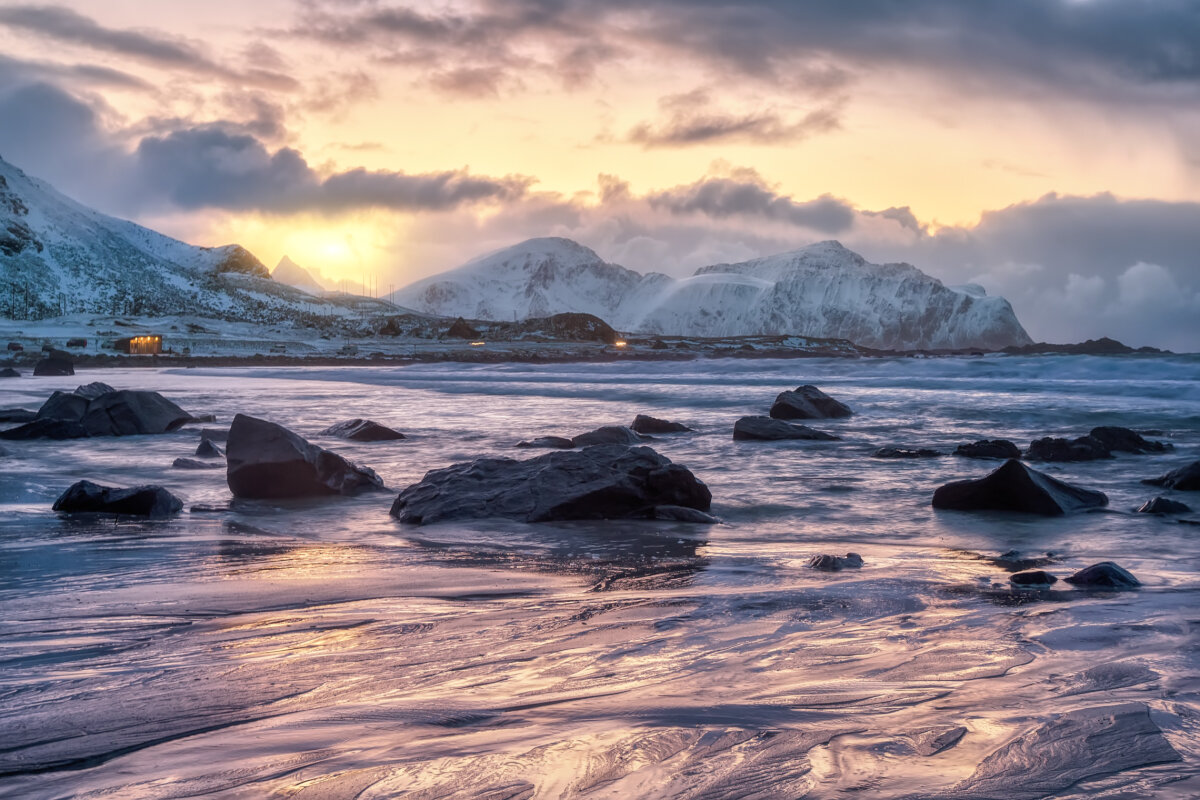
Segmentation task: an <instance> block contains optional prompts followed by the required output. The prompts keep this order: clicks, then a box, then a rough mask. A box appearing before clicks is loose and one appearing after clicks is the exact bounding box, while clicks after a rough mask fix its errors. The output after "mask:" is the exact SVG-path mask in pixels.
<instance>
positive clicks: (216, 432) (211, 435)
mask: <svg viewBox="0 0 1200 800" xmlns="http://www.w3.org/2000/svg"><path fill="white" fill-rule="evenodd" d="M200 439H201V440H204V439H208V440H209V441H210V442H225V441H228V440H229V431H227V430H222V429H220V428H201V429H200Z"/></svg>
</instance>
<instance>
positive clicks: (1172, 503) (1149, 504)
mask: <svg viewBox="0 0 1200 800" xmlns="http://www.w3.org/2000/svg"><path fill="white" fill-rule="evenodd" d="M1191 510H1192V508H1191V506H1189V505H1187V504H1186V503H1180V502H1178V501H1176V500H1171V499H1168V498H1166V497H1156V498H1154V499H1153V500H1147V501H1146V502H1145V503H1142V506H1141V508H1139V509H1138V511H1139V512H1140V513H1142V514H1186V513H1188V512H1189V511H1191Z"/></svg>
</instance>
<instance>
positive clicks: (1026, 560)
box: [987, 550, 1058, 572]
mask: <svg viewBox="0 0 1200 800" xmlns="http://www.w3.org/2000/svg"><path fill="white" fill-rule="evenodd" d="M987 560H988V561H990V562H991V563H992V564H994V565H995V566H997V567H999V568H1000V569H1004V570H1008V571H1009V572H1022V571H1024V570H1031V569H1034V568H1036V567H1045V566H1047V565H1049V564H1055V563H1057V562H1058V559H1056V558H1055V557H1054V554H1053V553H1046V554H1045V555H1044V556H1028V557H1027V556H1026V555H1025V554H1024V553H1022V552H1021V551H1020V550H1007V551H1005V552H1003V553H1001V554H1000V555H998V556H996V557H995V558H989V559H987Z"/></svg>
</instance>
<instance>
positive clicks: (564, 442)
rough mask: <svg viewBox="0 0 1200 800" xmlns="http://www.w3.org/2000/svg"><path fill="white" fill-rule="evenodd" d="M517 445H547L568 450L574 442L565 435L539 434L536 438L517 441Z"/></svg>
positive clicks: (555, 448) (573, 445) (554, 448)
mask: <svg viewBox="0 0 1200 800" xmlns="http://www.w3.org/2000/svg"><path fill="white" fill-rule="evenodd" d="M517 447H549V448H550V449H552V450H570V449H572V448H574V447H575V443H574V442H573V441H571V440H570V439H568V438H567V437H565V436H539V437H537V438H536V439H529V440H522V441H519V442H517Z"/></svg>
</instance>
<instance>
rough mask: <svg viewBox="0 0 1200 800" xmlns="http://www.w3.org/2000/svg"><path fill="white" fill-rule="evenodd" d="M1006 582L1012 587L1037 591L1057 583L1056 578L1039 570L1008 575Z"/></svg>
mask: <svg viewBox="0 0 1200 800" xmlns="http://www.w3.org/2000/svg"><path fill="white" fill-rule="evenodd" d="M1008 580H1009V582H1010V583H1012V584H1013V585H1014V586H1020V587H1021V588H1023V589H1038V588H1042V587H1044V586H1053V585H1054V584H1056V583H1058V578H1056V577H1054V576H1053V575H1051V574H1050V573H1049V572H1043V571H1042V570H1040V569H1031V570H1028V571H1026V572H1018V573H1015V574H1013V575H1009V576H1008Z"/></svg>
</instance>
